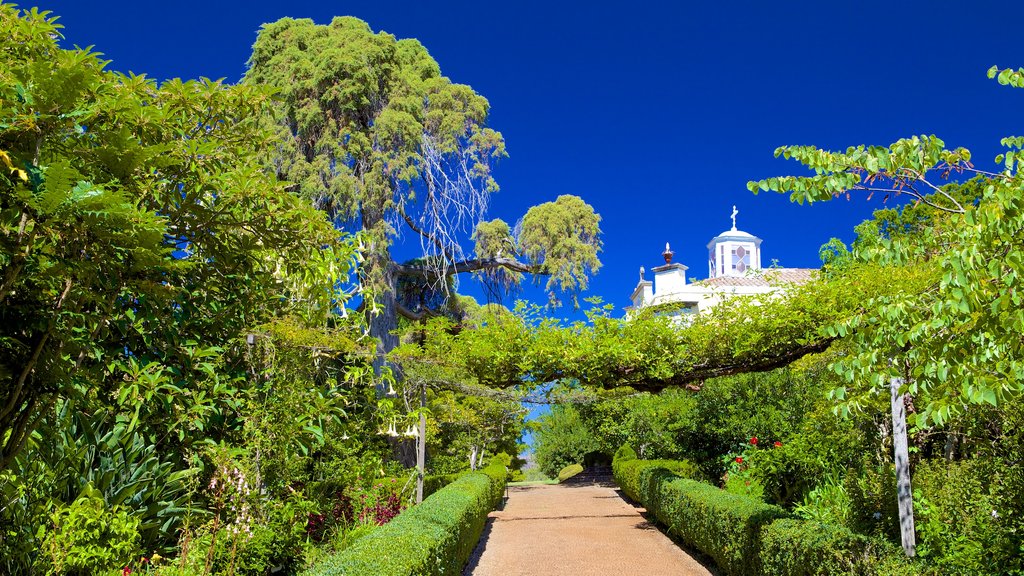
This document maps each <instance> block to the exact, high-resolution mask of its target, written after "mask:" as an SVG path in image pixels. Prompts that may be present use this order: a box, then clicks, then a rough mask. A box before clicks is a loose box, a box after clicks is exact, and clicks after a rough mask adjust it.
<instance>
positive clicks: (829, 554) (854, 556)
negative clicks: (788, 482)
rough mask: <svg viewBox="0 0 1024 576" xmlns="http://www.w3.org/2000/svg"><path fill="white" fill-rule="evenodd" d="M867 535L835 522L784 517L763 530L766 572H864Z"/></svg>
mask: <svg viewBox="0 0 1024 576" xmlns="http://www.w3.org/2000/svg"><path fill="white" fill-rule="evenodd" d="M866 545H867V538H866V537H864V536H860V535H857V534H854V533H853V532H850V531H849V530H848V529H846V528H843V527H841V526H836V525H833V524H823V523H820V522H813V521H806V520H793V519H782V520H776V521H774V522H772V523H771V524H769V525H768V526H766V527H765V529H764V531H763V533H762V534H761V554H760V561H761V568H762V571H763V573H764V574H786V575H791V576H819V575H820V576H826V575H830V574H862V573H864V572H865V569H866V567H865V558H864V552H865V547H866Z"/></svg>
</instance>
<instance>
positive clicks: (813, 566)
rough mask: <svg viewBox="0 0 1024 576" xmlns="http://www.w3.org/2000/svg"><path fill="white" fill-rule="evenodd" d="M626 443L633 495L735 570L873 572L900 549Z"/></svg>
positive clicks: (738, 575)
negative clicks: (725, 486)
mask: <svg viewBox="0 0 1024 576" xmlns="http://www.w3.org/2000/svg"><path fill="white" fill-rule="evenodd" d="M634 455H635V452H633V451H632V449H631V448H629V447H623V448H621V449H620V450H619V451H618V452H617V453H616V456H617V457H616V459H615V461H614V462H613V468H614V471H615V479H616V480H617V481H618V482H619V484H620V486H621V487H622V489H623V491H624V492H626V494H627V495H628V496H630V497H631V498H633V499H634V500H636V501H637V502H639V503H640V504H642V505H643V506H644V507H645V508H647V510H648V512H649V513H651V514H653V515H654V516H655V518H657V519H658V521H659V522H661V523H662V524H664V525H665V526H666V527H667V528H668V530H669V531H670V532H671V533H672V534H675V535H676V536H678V537H679V538H681V539H682V540H683V541H684V542H686V543H687V544H689V545H691V546H694V547H695V548H697V549H699V550H700V551H702V552H704V553H705V554H707V555H708V556H710V557H711V558H713V559H714V560H715V563H716V564H717V565H718V567H719V568H721V569H722V571H723V572H724V573H725V574H727V575H729V576H761V575H772V576H789V575H793V576H811V575H821V576H824V575H831V574H874V573H875V572H873V568H871V567H872V566H875V565H877V564H879V563H881V562H883V561H884V562H887V563H889V565H890V566H893V567H899V566H901V564H900V562H897V561H894V560H892V559H891V558H890V556H892V555H893V554H898V553H896V552H894V551H892V550H889V549H888V548H887V547H885V546H884V545H880V544H877V543H872V542H870V541H869V540H868V538H866V537H864V536H859V535H856V534H854V533H853V532H851V531H850V530H848V529H846V528H845V527H842V526H837V525H829V524H823V523H820V522H814V521H807V520H800V519H796V518H793V517H792V515H791V514H789V513H787V512H786V511H785V510H784V509H782V508H780V507H778V506H774V505H771V504H766V503H764V502H762V501H760V500H757V499H754V498H749V497H746V496H741V495H737V494H730V493H728V492H726V491H724V490H721V489H719V488H716V487H714V486H711V485H708V484H705V483H702V482H697V481H694V480H689V479H686V478H682V477H680V476H678V475H676V474H674V473H672V472H671V471H670V468H672V467H675V468H677V469H681V470H693V469H694V466H693V465H692V464H690V463H688V462H683V463H672V462H670V461H644V460H638V459H635V458H633V457H632V456H634Z"/></svg>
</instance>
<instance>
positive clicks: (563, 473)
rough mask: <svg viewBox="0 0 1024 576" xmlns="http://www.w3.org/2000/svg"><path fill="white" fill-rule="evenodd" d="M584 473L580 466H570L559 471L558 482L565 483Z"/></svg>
mask: <svg viewBox="0 0 1024 576" xmlns="http://www.w3.org/2000/svg"><path fill="white" fill-rule="evenodd" d="M580 472H583V466H582V465H580V464H569V465H568V466H566V467H565V468H562V469H561V470H559V471H558V481H559V482H565V481H566V480H568V479H569V478H572V477H573V476H575V475H577V474H579V473H580Z"/></svg>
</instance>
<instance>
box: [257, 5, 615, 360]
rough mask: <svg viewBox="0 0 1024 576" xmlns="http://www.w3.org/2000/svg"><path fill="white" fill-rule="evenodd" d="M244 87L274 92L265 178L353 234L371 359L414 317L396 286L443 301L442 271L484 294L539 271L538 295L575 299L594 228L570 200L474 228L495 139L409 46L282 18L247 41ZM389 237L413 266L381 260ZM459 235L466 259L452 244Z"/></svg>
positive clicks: (590, 268)
mask: <svg viewBox="0 0 1024 576" xmlns="http://www.w3.org/2000/svg"><path fill="white" fill-rule="evenodd" d="M245 82H246V83H247V84H257V85H264V86H269V87H272V88H274V89H275V90H276V91H277V94H278V103H277V104H276V105H275V106H274V107H273V110H272V113H271V114H270V115H269V116H268V117H267V119H266V120H267V122H268V123H269V124H271V125H273V127H274V129H275V130H276V135H277V140H276V141H277V146H276V148H274V149H273V150H271V151H270V153H269V154H268V155H267V161H268V162H269V163H270V164H271V165H272V166H273V167H274V169H275V170H276V172H277V174H278V177H279V178H280V179H281V180H283V181H287V182H290V183H291V188H290V189H291V190H293V191H294V192H295V193H297V194H299V195H300V196H303V197H306V198H311V199H313V200H314V201H315V202H316V204H317V206H319V207H320V208H321V209H323V210H325V211H326V212H327V213H328V214H329V215H330V216H331V218H332V219H333V220H334V221H335V222H336V224H338V225H339V226H342V227H343V228H345V229H347V230H352V231H358V232H359V233H360V238H361V242H362V245H363V247H364V256H365V259H364V261H363V262H362V264H361V266H360V268H359V274H360V281H361V282H362V285H363V287H364V289H366V290H367V294H368V298H367V299H366V300H364V306H365V308H366V311H367V313H368V316H369V323H370V329H371V333H372V335H373V336H374V337H376V338H378V339H380V341H381V348H380V350H381V352H385V351H388V350H391V349H392V348H394V346H395V345H397V339H396V336H395V335H394V334H393V332H394V330H395V328H396V327H397V315H398V314H402V315H403V316H406V317H407V318H410V319H419V318H421V317H422V316H423V312H419V311H416V310H409V309H408V308H406V307H405V306H403V303H402V302H401V301H400V300H399V299H397V298H396V295H395V294H396V285H397V284H398V282H399V278H400V277H405V278H406V280H404V282H405V283H406V284H415V285H419V286H422V287H424V288H431V289H435V290H440V291H441V292H444V293H447V290H448V280H447V278H448V277H450V276H452V275H455V274H460V273H467V272H476V273H478V274H479V275H481V276H482V277H484V279H485V280H486V281H488V282H490V287H491V288H492V289H495V290H500V289H505V288H509V287H512V286H515V285H516V284H517V283H518V282H519V280H520V279H521V275H522V274H541V275H550V276H551V278H552V280H551V281H549V283H548V286H549V288H551V287H554V286H556V285H557V287H558V288H560V289H562V290H566V291H570V292H575V291H577V290H579V289H582V288H585V287H586V278H587V276H588V275H589V274H592V273H593V272H596V271H597V269H598V268H599V267H600V262H599V261H598V259H597V252H598V251H599V250H600V245H601V244H600V240H599V236H600V229H599V222H600V217H599V216H598V215H597V214H595V213H594V211H593V209H592V208H591V207H590V206H588V205H587V204H586V203H585V202H583V201H582V200H581V199H579V198H578V197H572V196H565V195H563V196H560V197H559V198H558V200H556V201H555V202H553V203H547V204H543V205H541V206H537V207H534V208H533V209H531V210H530V211H529V212H528V213H527V214H526V215H525V216H524V218H523V220H522V222H521V225H520V226H519V227H518V228H519V229H518V230H516V229H515V228H514V227H512V226H509V225H508V224H507V223H504V222H501V221H500V220H495V221H491V222H484V221H483V215H484V213H485V212H486V209H487V205H488V201H489V197H490V195H491V194H492V193H494V192H496V191H497V190H498V185H497V182H496V181H495V179H494V177H493V173H492V167H493V165H494V163H495V162H496V161H497V160H498V159H500V158H501V157H503V156H505V155H506V152H505V142H504V139H503V138H502V136H501V134H500V133H499V132H497V131H495V130H493V129H491V128H490V127H488V126H487V116H488V112H489V108H490V106H489V103H488V102H487V100H486V99H485V98H484V97H483V96H481V95H479V94H477V93H476V92H474V91H473V89H472V88H471V87H469V86H467V85H464V84H457V83H454V82H452V81H451V80H449V79H448V78H447V77H445V76H443V75H442V74H441V69H440V66H439V65H438V64H437V62H436V61H435V60H434V59H433V58H432V57H431V56H430V54H429V53H428V52H427V50H426V49H425V48H424V47H423V45H422V44H420V43H419V42H418V41H416V40H413V39H401V40H399V39H396V38H395V37H394V36H392V35H390V34H387V33H384V32H374V31H373V30H371V28H370V27H369V26H368V25H367V24H366V23H365V22H362V21H360V20H358V19H356V18H350V17H344V18H335V19H334V20H333V21H331V23H330V24H328V25H317V24H315V23H313V21H311V20H296V19H291V18H284V19H281V20H279V21H277V22H274V23H272V24H267V25H264V26H263V28H262V29H261V30H260V33H259V36H258V37H257V39H256V43H255V45H254V46H253V53H252V57H251V59H250V61H249V70H248V72H247V73H246V77H245ZM402 232H405V233H409V234H413V235H414V236H416V237H418V238H419V240H420V246H421V249H422V253H423V254H422V256H423V257H422V258H420V259H418V260H415V261H413V262H408V263H404V264H400V263H398V262H396V261H394V260H392V257H391V253H390V248H391V245H392V243H393V242H394V239H395V237H396V236H397V235H399V234H400V233H402ZM467 235H468V236H471V237H472V238H474V239H475V241H476V254H475V255H473V257H467V255H466V254H465V252H464V250H463V249H462V247H461V246H462V243H463V240H464V239H465V238H466V236H467ZM521 255H522V256H523V257H524V258H520V256H521ZM427 312H429V311H427Z"/></svg>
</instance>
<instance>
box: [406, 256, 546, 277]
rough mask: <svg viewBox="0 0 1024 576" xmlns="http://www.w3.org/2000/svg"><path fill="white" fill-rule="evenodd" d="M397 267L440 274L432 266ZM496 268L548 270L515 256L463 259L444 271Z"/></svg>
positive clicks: (527, 271) (414, 272) (525, 271)
mask: <svg viewBox="0 0 1024 576" xmlns="http://www.w3.org/2000/svg"><path fill="white" fill-rule="evenodd" d="M395 267H396V269H397V270H398V272H399V273H400V274H410V275H419V276H424V277H431V276H434V275H436V274H438V271H437V269H436V268H435V267H432V266H408V265H405V264H397V263H396V264H395ZM496 268H505V269H508V270H512V271H513V272H520V273H523V274H546V272H545V271H544V270H543V269H542V268H541V267H539V266H531V265H529V264H525V263H523V262H520V261H519V260H515V259H513V258H473V259H470V260H462V261H460V262H454V263H452V264H450V265H449V266H448V269H447V270H445V271H444V272H443V273H444V274H445V275H446V276H450V275H452V274H463V273H465V272H476V271H478V270H494V269H496Z"/></svg>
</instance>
